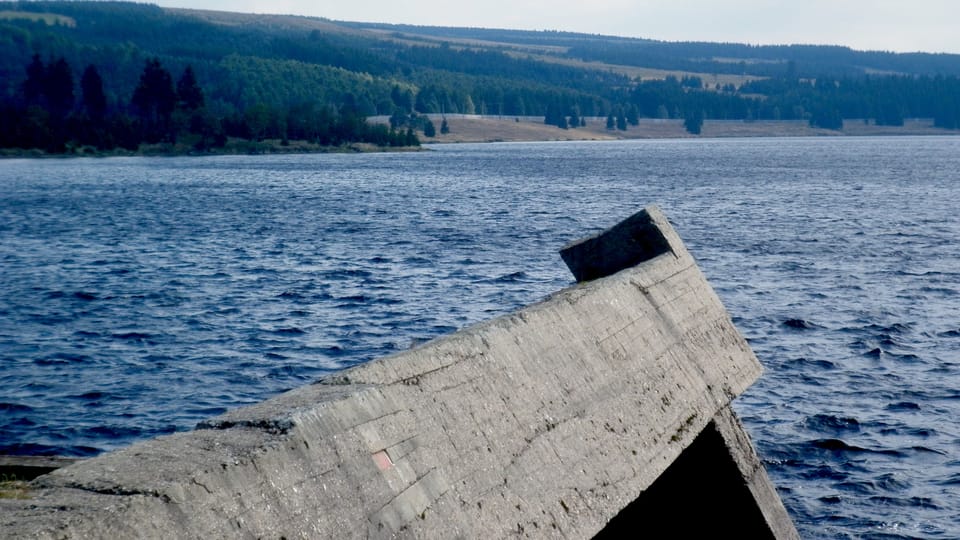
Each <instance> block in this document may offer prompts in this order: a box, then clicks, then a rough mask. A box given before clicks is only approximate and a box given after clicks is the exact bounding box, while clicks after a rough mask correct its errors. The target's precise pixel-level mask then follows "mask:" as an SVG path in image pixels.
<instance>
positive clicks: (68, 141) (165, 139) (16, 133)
mask: <svg viewBox="0 0 960 540" xmlns="http://www.w3.org/2000/svg"><path fill="white" fill-rule="evenodd" d="M76 90H77V88H76V85H75V80H74V73H73V70H72V69H71V67H70V65H69V63H68V62H67V61H66V60H65V59H64V58H63V57H60V58H57V59H56V60H52V59H51V60H50V61H48V62H47V63H44V62H43V61H42V59H41V57H40V55H39V54H35V55H34V56H33V59H32V60H31V62H30V63H29V64H28V65H27V66H26V69H25V78H24V80H23V82H22V84H21V85H20V87H19V92H17V93H16V94H14V95H13V96H12V97H7V98H6V99H3V100H2V102H0V126H2V129H0V148H20V149H41V150H45V151H47V152H50V153H64V152H68V151H74V150H75V149H77V148H81V149H92V150H95V151H106V150H113V149H116V148H122V149H126V150H129V151H135V150H137V149H138V148H140V145H141V144H160V143H165V144H167V145H171V146H172V145H175V144H178V143H179V144H180V146H181V148H187V149H190V150H193V151H207V150H211V149H215V148H221V147H223V146H224V145H225V144H226V143H227V141H228V138H230V137H234V138H238V139H245V140H256V141H261V140H264V139H268V138H274V139H280V140H281V144H287V143H288V141H289V140H290V139H298V140H305V141H308V142H311V143H315V144H318V145H323V146H338V145H342V144H346V143H353V142H366V143H371V144H374V145H378V146H390V147H400V146H418V145H419V144H420V141H419V139H418V138H417V136H416V134H415V133H414V132H413V130H412V129H407V130H405V131H404V130H400V131H398V130H395V129H393V128H392V127H389V126H384V125H371V124H368V123H367V121H366V117H365V116H364V115H363V114H362V112H361V111H360V110H359V108H358V106H357V104H356V102H355V100H353V99H352V98H351V96H348V97H347V99H346V100H345V102H344V103H343V104H342V105H341V106H339V107H335V106H332V105H330V106H327V107H318V106H309V107H290V108H288V109H287V110H279V109H277V108H269V107H265V106H262V105H259V106H253V107H250V108H248V109H246V110H243V111H239V112H237V113H234V114H232V115H228V116H224V117H220V116H217V115H215V114H213V113H212V112H211V111H210V110H208V109H207V107H206V106H205V105H206V101H205V94H204V91H203V89H202V88H201V87H200V85H199V83H198V82H197V77H196V74H195V73H194V70H193V68H192V67H191V66H189V65H188V66H187V67H186V68H184V70H183V72H182V73H181V75H180V77H179V78H178V79H177V80H176V83H174V79H173V76H172V75H171V73H170V72H169V71H168V70H167V69H166V68H164V67H163V65H162V64H161V62H160V60H159V59H157V58H151V59H148V60H147V61H146V62H145V65H144V67H143V71H142V73H141V74H140V78H139V81H138V83H137V85H136V87H135V89H134V91H133V94H132V96H131V97H130V99H129V102H127V103H121V104H114V105H113V106H111V104H109V103H108V99H107V94H106V93H105V91H104V80H103V78H102V76H101V75H100V72H99V71H98V69H97V67H96V66H94V65H92V64H91V65H88V66H87V67H86V69H84V71H83V73H82V75H81V76H80V84H79V90H80V93H79V97H78V96H77V94H76Z"/></svg>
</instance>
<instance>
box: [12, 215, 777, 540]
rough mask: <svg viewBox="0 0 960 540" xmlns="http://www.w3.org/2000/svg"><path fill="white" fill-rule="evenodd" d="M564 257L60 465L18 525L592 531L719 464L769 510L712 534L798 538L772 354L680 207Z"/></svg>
mask: <svg viewBox="0 0 960 540" xmlns="http://www.w3.org/2000/svg"><path fill="white" fill-rule="evenodd" d="M563 257H564V259H565V260H566V261H567V263H568V264H569V265H570V266H571V269H572V270H573V272H574V274H575V275H577V276H578V278H579V279H580V280H581V283H579V284H577V285H575V286H573V287H570V288H568V289H565V290H562V291H559V292H557V293H555V294H553V295H552V296H551V297H549V298H548V299H546V300H544V301H542V302H540V303H537V304H534V305H531V306H528V307H526V308H523V309H521V310H519V311H517V312H515V313H512V314H509V315H506V316H503V317H499V318H497V319H493V320H491V321H487V322H484V323H481V324H478V325H475V326H473V327H470V328H467V329H464V330H461V331H460V332H457V333H455V334H453V335H450V336H446V337H444V338H441V339H438V340H435V341H432V342H430V343H427V344H424V345H422V346H420V347H418V348H416V349H413V350H409V351H405V352H402V353H399V354H396V355H393V356H389V357H386V358H382V359H379V360H376V361H373V362H370V363H367V364H364V365H361V366H357V367H354V368H351V369H349V370H345V371H343V372H341V373H339V374H337V375H336V376H334V377H330V378H329V379H327V380H326V381H323V382H322V383H320V384H313V385H308V386H305V387H303V388H298V389H296V390H293V391H291V392H288V393H286V394H283V395H280V396H277V397H275V398H273V399H270V400H267V401H264V402H262V403H259V404H256V405H252V406H249V407H244V408H241V409H237V410H234V411H230V412H228V413H226V414H224V415H221V416H219V417H217V418H213V419H210V420H208V421H205V422H203V423H201V424H200V426H198V429H197V430H195V431H193V432H190V433H182V434H176V435H172V436H168V437H161V438H159V439H155V440H152V441H147V442H144V443H140V444H137V445H134V446H132V447H130V448H128V449H124V450H122V451H119V452H115V453H111V454H107V455H104V456H101V457H98V458H96V459H92V460H89V461H87V462H83V463H78V464H75V465H72V466H69V467H66V468H64V469H60V470H58V471H56V472H54V473H52V474H49V475H46V476H41V477H39V478H38V479H37V480H35V481H33V483H31V484H30V488H29V494H30V499H29V500H27V501H18V500H0V537H23V536H30V537H38V538H61V537H75V538H98V537H99V538H104V537H116V536H120V537H125V536H132V535H135V536H138V537H141V538H170V537H182V538H199V537H250V538H256V537H276V536H281V535H282V536H286V537H288V538H293V537H310V538H316V537H338V538H341V537H342V538H350V537H355V538H359V537H375V538H381V537H382V538H387V537H404V538H406V537H409V538H476V537H490V536H494V537H503V536H513V535H520V536H527V537H559V536H564V537H570V538H587V537H592V536H594V535H595V534H598V533H600V534H609V533H610V531H614V532H615V531H616V527H618V526H620V527H623V526H628V525H629V526H632V525H631V521H630V519H631V516H633V515H636V512H633V511H632V510H636V509H637V508H638V505H639V507H641V508H642V509H643V511H644V512H647V513H646V514H645V515H647V516H653V517H655V518H658V519H660V520H661V521H664V520H665V521H668V522H669V521H671V520H672V519H674V518H673V517H671V516H677V515H679V514H677V509H676V508H674V509H673V512H674V514H670V513H669V512H668V510H669V508H662V507H656V508H658V510H656V511H655V512H653V513H651V510H650V508H653V507H644V505H645V504H650V503H649V500H650V498H651V496H650V495H648V494H649V493H651V490H653V493H658V492H661V491H662V488H660V487H658V486H661V485H662V483H663V479H664V478H665V476H664V475H666V477H667V478H678V479H679V480H677V482H678V483H677V484H676V486H685V487H682V488H681V487H674V488H673V489H674V490H678V489H679V490H680V491H679V493H680V494H682V493H683V489H690V490H697V489H700V487H701V483H702V481H704V479H708V477H709V475H708V474H707V473H708V472H710V471H712V470H714V469H712V468H710V467H708V468H707V469H704V468H703V466H702V465H703V464H704V463H708V464H709V463H713V464H720V465H723V467H720V466H719V465H718V467H719V468H717V469H716V470H718V471H719V470H723V471H726V473H724V474H725V475H726V476H723V477H722V478H720V480H718V481H717V482H714V484H715V485H716V486H717V487H716V490H717V491H716V492H715V495H716V496H717V497H721V496H725V495H724V494H725V493H726V492H727V491H728V490H732V491H731V493H738V494H739V496H741V500H743V501H745V502H747V503H749V504H745V507H749V508H752V509H753V510H751V511H750V512H748V513H746V514H744V515H743V516H742V517H743V519H745V520H749V527H748V528H744V527H746V526H745V525H743V524H742V523H741V524H738V525H736V526H734V525H732V524H730V523H729V522H721V521H718V522H717V523H716V527H712V528H711V532H714V533H718V532H724V531H726V532H730V533H739V532H743V531H747V532H753V531H763V532H765V533H768V534H769V535H771V536H773V537H777V538H792V537H793V536H791V535H795V531H793V528H792V524H790V521H789V518H788V517H787V516H786V513H785V512H784V511H783V510H782V505H779V499H778V498H777V497H776V492H775V490H773V488H772V486H770V484H769V480H767V479H766V476H765V474H764V473H763V469H762V467H760V465H759V460H757V458H756V454H755V453H754V452H753V449H752V447H751V446H750V443H749V439H748V438H746V435H745V433H743V431H742V428H741V427H740V426H739V424H738V423H737V422H736V419H735V418H734V417H733V416H732V413H730V412H729V408H728V407H729V404H730V401H731V400H732V399H733V398H734V397H735V396H736V395H738V394H739V393H741V392H742V391H743V390H744V389H746V388H747V387H748V386H749V385H750V384H751V383H752V382H753V381H754V380H755V379H756V378H757V377H758V376H759V375H760V371H761V370H760V365H759V363H758V362H757V360H756V358H755V357H754V355H753V353H752V352H751V351H750V349H749V347H748V346H747V344H746V342H745V341H744V340H743V338H742V337H741V336H740V334H739V333H738V332H737V331H736V329H735V328H734V327H733V324H732V323H731V322H730V318H729V316H728V315H727V313H726V311H725V310H724V308H723V306H722V304H721V303H720V301H719V299H718V298H717V297H716V295H715V294H714V293H713V291H712V290H711V289H710V286H709V284H707V282H706V280H705V278H704V277H703V275H702V273H701V272H700V271H699V269H698V268H697V266H696V263H695V262H694V261H693V259H692V258H691V257H690V255H689V253H687V251H686V249H685V248H684V246H683V244H682V242H681V241H680V239H679V237H678V236H677V235H676V232H675V231H674V230H673V228H672V227H670V225H669V223H668V222H667V220H666V218H665V217H664V216H663V215H662V214H661V213H660V212H659V211H658V210H657V209H655V208H652V207H651V208H647V209H646V210H645V211H643V212H641V213H639V214H637V215H636V216H633V217H631V218H629V219H627V220H626V221H625V222H624V223H622V224H620V225H618V226H616V227H614V228H612V229H611V230H609V231H606V232H604V233H601V234H600V235H597V236H596V237H593V238H591V239H588V240H587V241H584V242H580V243H577V244H575V245H573V246H570V247H568V248H565V249H564V252H563ZM704 441H705V442H704ZM718 441H719V442H718ZM684 456H686V457H684ZM690 456H693V457H692V458H691V457H690ZM677 463H680V464H681V465H682V466H678V465H677ZM691 463H692V465H691ZM683 464H686V465H683ZM678 469H679V470H680V472H679V473H677V472H676V471H677V470H678ZM671 471H672V472H671ZM690 471H693V472H690ZM698 474H699V475H701V477H700V478H699V479H698V478H697V475H698ZM718 478H719V477H718ZM666 493H668V494H669V493H670V491H669V490H668V491H667V492H666ZM654 498H655V497H654ZM715 500H716V499H715ZM638 501H639V502H638ZM644 501H647V502H644ZM704 504H706V503H704ZM52 508H57V509H61V508H62V509H63V510H61V511H56V512H51V511H49V510H50V509H52ZM678 508H679V507H678ZM631 509H632V510H631ZM628 510H630V511H628ZM682 510H683V512H682V519H684V520H687V521H693V520H691V519H690V514H689V512H687V509H686V508H683V509H682ZM709 510H710V509H709V508H707V509H706V510H704V511H705V512H707V511H709ZM710 515H712V514H710ZM608 522H609V524H608ZM738 523H740V522H738ZM724 526H729V527H731V528H728V529H724V528H723V527H724ZM652 527H654V526H652V525H651V526H648V527H647V528H646V529H644V530H654V529H653V528H652ZM622 530H626V529H622ZM663 530H668V529H663ZM671 536H673V535H671Z"/></svg>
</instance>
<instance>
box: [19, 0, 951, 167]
mask: <svg viewBox="0 0 960 540" xmlns="http://www.w3.org/2000/svg"><path fill="white" fill-rule="evenodd" d="M0 53H2V54H0V102H2V104H0V122H2V129H0V146H2V147H21V148H25V147H37V148H43V149H46V150H48V151H54V152H58V151H66V150H69V149H70V148H74V147H76V146H78V145H86V146H90V147H93V148H100V149H105V148H112V147H117V146H120V147H126V148H136V147H137V146H138V145H140V144H142V143H170V144H172V143H174V142H179V143H181V144H182V143H185V142H186V143H188V144H189V145H192V146H193V147H195V148H196V149H197V150H205V149H209V148H215V147H217V146H220V145H223V144H224V143H225V141H227V140H228V139H231V138H239V139H251V140H261V139H278V140H282V141H284V142H286V141H287V140H292V139H302V140H307V141H311V142H314V143H317V144H327V145H337V144H343V143H345V142H350V141H366V142H371V143H373V144H378V145H395V146H396V145H408V144H417V143H418V141H417V135H416V133H415V132H414V130H416V132H417V133H421V135H427V136H429V135H430V134H431V133H433V132H434V126H433V125H432V123H431V122H430V121H429V120H428V119H426V117H424V116H423V115H424V114H425V113H441V114H451V113H466V114H492V115H509V116H543V117H544V121H545V122H548V123H551V124H556V125H557V126H560V127H577V126H578V125H579V124H580V123H582V122H583V118H584V117H604V118H606V119H607V122H608V125H609V126H610V127H611V129H615V128H619V129H629V125H630V124H635V123H636V120H637V119H638V118H642V117H653V118H684V119H686V120H687V123H688V129H690V130H691V131H693V132H696V131H697V129H698V125H699V124H701V123H702V122H703V120H704V119H706V120H710V119H728V120H729V119H733V120H745V121H752V120H764V119H784V120H786V119H794V120H805V121H809V122H810V123H811V124H812V125H817V126H821V127H826V128H831V129H840V128H842V125H843V121H844V120H850V119H858V120H865V121H869V122H876V123H879V124H887V125H898V123H902V122H903V119H904V118H910V117H925V118H934V119H935V121H936V124H937V125H938V126H941V127H943V128H947V129H956V128H958V127H960V82H958V76H960V56H958V55H943V54H919V53H918V54H893V53H885V52H861V51H853V50H850V49H847V48H842V47H822V46H782V47H757V46H749V45H739V44H711V43H666V42H658V41H652V40H643V39H630V38H618V37H609V36H597V35H586V34H574V33H569V32H534V31H520V30H492V29H462V28H441V27H416V26H399V25H383V24H367V23H343V22H334V21H329V20H325V19H319V18H309V17H297V16H254V15H244V14H237V13H225V12H209V11H197V10H185V9H163V8H159V7H157V6H152V5H147V4H134V3H127V2H0ZM191 96H192V97H191ZM197 96H199V98H198V97H197ZM372 115H388V116H390V117H391V123H390V124H391V125H390V127H389V128H387V127H383V126H371V125H368V124H367V123H366V122H365V121H364V118H365V117H368V116H372Z"/></svg>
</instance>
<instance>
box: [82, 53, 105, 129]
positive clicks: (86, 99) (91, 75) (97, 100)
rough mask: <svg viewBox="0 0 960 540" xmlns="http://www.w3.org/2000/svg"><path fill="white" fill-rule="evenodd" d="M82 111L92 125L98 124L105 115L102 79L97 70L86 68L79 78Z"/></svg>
mask: <svg viewBox="0 0 960 540" xmlns="http://www.w3.org/2000/svg"><path fill="white" fill-rule="evenodd" d="M80 91H81V96H82V97H81V100H82V103H83V109H84V111H85V112H86V113H87V116H88V117H89V118H90V120H91V121H92V122H94V123H99V122H100V121H102V120H103V118H104V116H106V114H107V96H106V95H104V93H103V79H102V78H101V77H100V73H99V72H97V68H96V67H94V66H93V65H92V64H91V65H89V66H87V69H85V70H84V71H83V75H82V76H81V78H80Z"/></svg>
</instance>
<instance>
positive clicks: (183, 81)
mask: <svg viewBox="0 0 960 540" xmlns="http://www.w3.org/2000/svg"><path fill="white" fill-rule="evenodd" d="M177 102H178V104H179V105H180V107H182V108H183V109H185V110H188V111H195V110H197V109H201V108H203V105H204V98H203V90H201V89H200V85H199V84H197V77H196V75H194V73H193V68H192V67H190V66H187V67H186V68H185V69H184V70H183V75H181V76H180V80H178V81H177Z"/></svg>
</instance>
